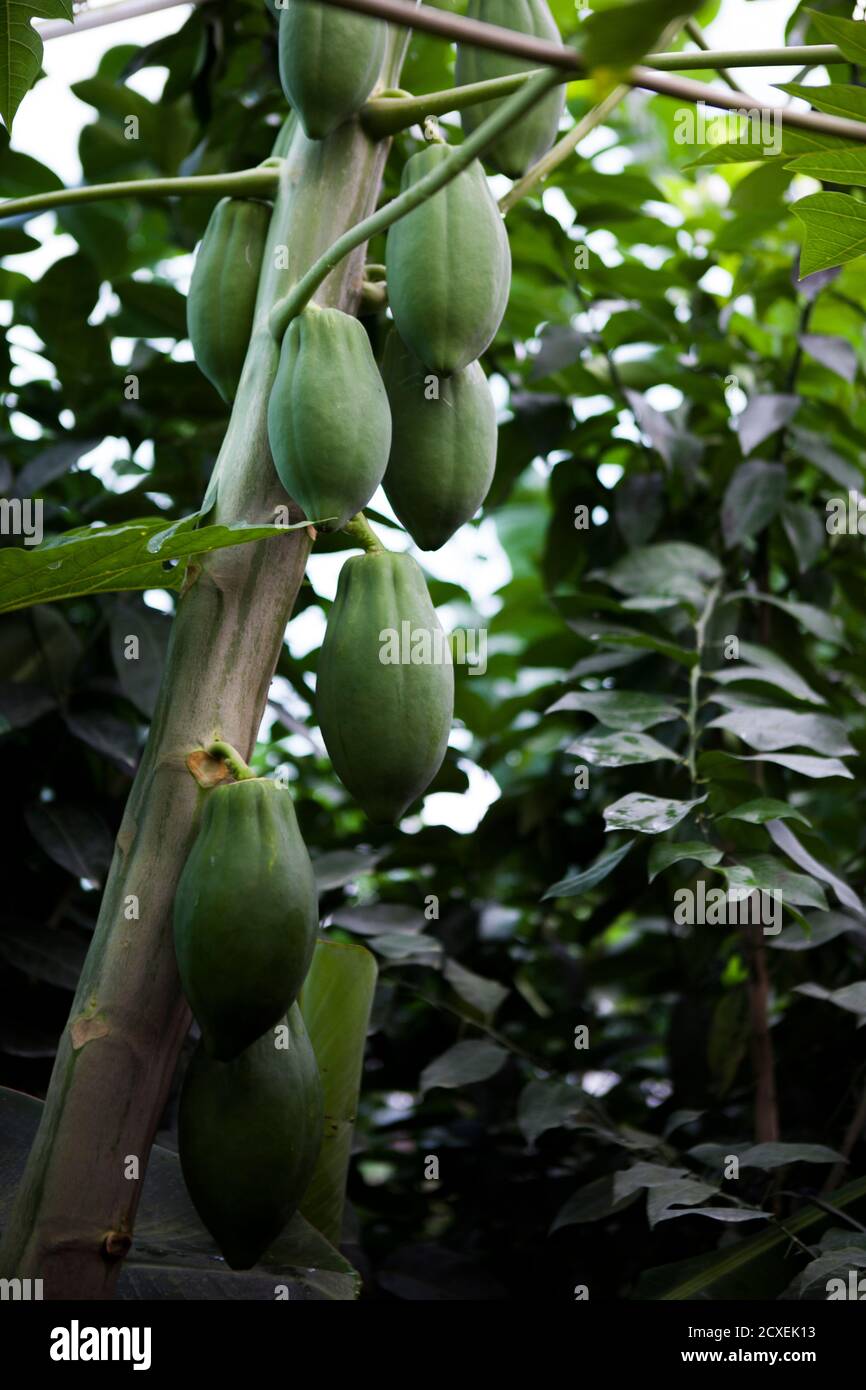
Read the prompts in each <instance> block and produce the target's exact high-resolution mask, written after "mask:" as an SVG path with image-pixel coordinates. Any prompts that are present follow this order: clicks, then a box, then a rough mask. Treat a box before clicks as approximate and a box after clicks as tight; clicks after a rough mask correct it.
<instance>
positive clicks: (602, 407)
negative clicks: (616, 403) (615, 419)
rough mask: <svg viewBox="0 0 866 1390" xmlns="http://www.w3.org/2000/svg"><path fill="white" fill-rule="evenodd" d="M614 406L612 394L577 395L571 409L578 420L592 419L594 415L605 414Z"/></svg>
mask: <svg viewBox="0 0 866 1390" xmlns="http://www.w3.org/2000/svg"><path fill="white" fill-rule="evenodd" d="M612 408H613V401H612V400H611V398H610V396H583V397H581V396H575V398H574V400H573V401H572V402H571V409H572V412H573V414H574V418H575V419H576V420H591V419H592V417H593V415H603V414H604V413H605V411H606V410H611V409H612Z"/></svg>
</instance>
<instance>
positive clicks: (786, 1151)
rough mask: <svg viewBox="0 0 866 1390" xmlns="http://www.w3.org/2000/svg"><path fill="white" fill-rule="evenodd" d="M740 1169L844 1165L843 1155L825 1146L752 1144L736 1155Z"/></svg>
mask: <svg viewBox="0 0 866 1390" xmlns="http://www.w3.org/2000/svg"><path fill="white" fill-rule="evenodd" d="M737 1157H738V1158H739V1160H740V1167H741V1168H763V1169H764V1171H765V1172H770V1171H772V1169H773V1168H784V1167H785V1165H786V1164H788V1163H845V1162H846V1159H845V1156H844V1154H840V1153H837V1152H836V1150H835V1149H828V1148H827V1147H826V1145H825V1144H779V1143H766V1144H753V1145H752V1147H751V1148H750V1149H746V1151H745V1153H741V1154H738V1155H737Z"/></svg>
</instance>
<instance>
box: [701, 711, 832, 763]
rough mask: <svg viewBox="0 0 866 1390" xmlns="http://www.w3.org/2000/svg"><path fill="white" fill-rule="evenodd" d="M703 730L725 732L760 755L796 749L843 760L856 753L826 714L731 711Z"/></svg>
mask: <svg viewBox="0 0 866 1390" xmlns="http://www.w3.org/2000/svg"><path fill="white" fill-rule="evenodd" d="M707 728H708V729H727V730H728V731H729V732H730V733H732V734H736V736H737V738H739V739H742V741H743V742H744V743H747V744H748V745H749V747H750V748H757V749H758V750H759V751H760V752H762V753H769V752H774V751H776V750H777V749H779V748H794V747H798V748H811V749H812V750H813V752H815V753H824V754H828V755H830V756H835V757H847V756H851V755H853V754H854V753H856V751H857V750H856V749H855V748H854V747H852V745H851V742H850V741H849V738H848V733H847V731H846V729H845V725H844V724H842V723H841V721H840V720H838V719H831V718H830V716H829V715H826V714H797V713H796V712H795V711H794V710H787V709H772V708H769V707H763V708H755V709H734V710H729V711H728V712H727V713H726V714H720V715H719V716H718V717H717V718H716V719H713V720H711V721H710V723H709V724H707Z"/></svg>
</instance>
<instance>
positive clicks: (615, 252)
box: [584, 227, 625, 266]
mask: <svg viewBox="0 0 866 1390" xmlns="http://www.w3.org/2000/svg"><path fill="white" fill-rule="evenodd" d="M584 241H585V242H586V245H587V246H588V247H589V249H590V251H592V253H593V254H594V255H596V256H598V258H599V260H600V261H601V262H602V263H603V264H604V265H606V266H617V265H622V263H623V261H624V260H625V257H624V256H623V255H622V253H621V251H620V250H619V247H618V244H617V239H616V237H615V236H614V235H613V232H608V231H606V230H605V229H604V228H603V227H596V228H595V230H594V231H591V232H587V234H586V236H585V238H584Z"/></svg>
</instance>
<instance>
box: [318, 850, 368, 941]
mask: <svg viewBox="0 0 866 1390" xmlns="http://www.w3.org/2000/svg"><path fill="white" fill-rule="evenodd" d="M384 856H385V851H384V850H356V849H334V850H329V851H328V852H327V853H325V854H319V855H317V856H316V858H315V859H314V860H313V873H314V874H315V876H316V887H317V888H318V890H319V893H320V894H321V893H327V892H329V891H330V890H331V889H332V888H343V887H344V886H345V885H346V884H347V883H352V882H354V880H355V879H357V878H360V877H361V876H362V875H363V874H368V873H370V871H371V870H372V869H375V867H376V865H377V864H378V862H379V860H380V859H383V858H384ZM350 930H355V928H350Z"/></svg>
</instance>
